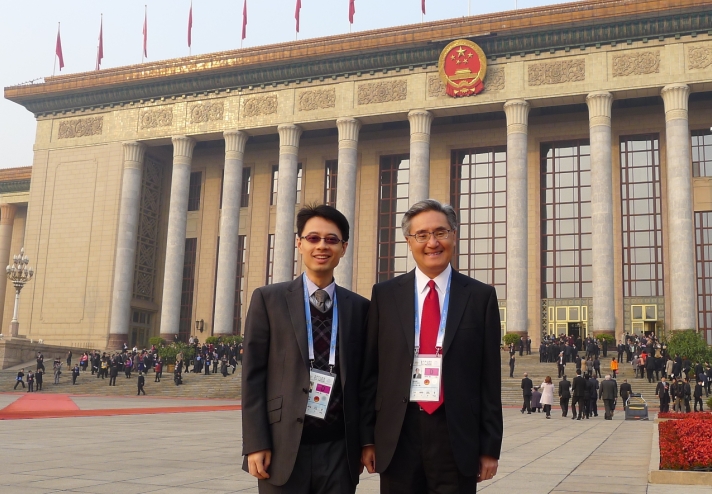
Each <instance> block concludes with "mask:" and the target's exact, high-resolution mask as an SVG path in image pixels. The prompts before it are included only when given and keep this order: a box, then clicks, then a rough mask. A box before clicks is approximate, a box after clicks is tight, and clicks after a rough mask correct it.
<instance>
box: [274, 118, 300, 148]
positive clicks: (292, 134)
mask: <svg viewBox="0 0 712 494" xmlns="http://www.w3.org/2000/svg"><path fill="white" fill-rule="evenodd" d="M277 132H279V147H280V153H281V152H282V151H283V150H284V149H283V148H284V147H285V146H288V147H292V148H294V153H295V154H296V152H297V151H296V150H297V149H299V139H300V138H301V137H302V128H301V127H300V126H298V125H293V124H282V125H280V126H278V127H277Z"/></svg>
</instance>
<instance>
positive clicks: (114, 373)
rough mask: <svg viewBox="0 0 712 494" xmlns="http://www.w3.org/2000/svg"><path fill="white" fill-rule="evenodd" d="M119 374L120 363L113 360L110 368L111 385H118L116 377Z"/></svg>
mask: <svg viewBox="0 0 712 494" xmlns="http://www.w3.org/2000/svg"><path fill="white" fill-rule="evenodd" d="M118 375H119V364H118V363H117V362H115V361H114V362H112V363H111V367H110V368H109V386H116V377H117V376H118Z"/></svg>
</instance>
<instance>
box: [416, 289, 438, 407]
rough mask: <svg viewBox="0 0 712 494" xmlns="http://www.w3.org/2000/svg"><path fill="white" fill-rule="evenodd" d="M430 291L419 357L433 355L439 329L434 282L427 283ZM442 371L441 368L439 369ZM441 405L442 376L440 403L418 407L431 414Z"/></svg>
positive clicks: (424, 310)
mask: <svg viewBox="0 0 712 494" xmlns="http://www.w3.org/2000/svg"><path fill="white" fill-rule="evenodd" d="M428 287H429V288H430V291H429V292H428V294H427V295H426V296H425V301H424V302H423V315H422V317H421V323H420V350H419V354H420V355H435V345H436V343H437V339H438V329H439V327H440V300H439V299H438V292H437V290H436V289H435V281H433V280H430V281H429V282H428ZM441 370H442V368H441ZM442 403H443V389H442V376H440V401H421V402H418V404H419V405H420V407H421V408H422V409H423V410H425V411H426V412H428V413H433V412H434V411H435V410H437V409H438V408H439V407H440V405H442Z"/></svg>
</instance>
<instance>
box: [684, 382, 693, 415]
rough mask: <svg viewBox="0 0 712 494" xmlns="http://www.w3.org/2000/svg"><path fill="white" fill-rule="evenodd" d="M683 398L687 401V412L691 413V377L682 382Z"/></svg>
mask: <svg viewBox="0 0 712 494" xmlns="http://www.w3.org/2000/svg"><path fill="white" fill-rule="evenodd" d="M682 393H683V396H682V399H683V400H684V401H685V413H690V412H691V411H692V408H690V401H692V388H691V387H690V379H689V378H687V377H686V378H685V381H684V382H683V384H682Z"/></svg>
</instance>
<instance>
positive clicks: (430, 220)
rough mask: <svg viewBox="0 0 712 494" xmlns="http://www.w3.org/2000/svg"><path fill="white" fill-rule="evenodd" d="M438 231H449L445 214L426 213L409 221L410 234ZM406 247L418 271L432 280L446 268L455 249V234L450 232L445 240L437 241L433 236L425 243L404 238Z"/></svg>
mask: <svg viewBox="0 0 712 494" xmlns="http://www.w3.org/2000/svg"><path fill="white" fill-rule="evenodd" d="M438 230H450V224H449V223H448V221H447V217H446V216H445V214H443V213H440V212H437V211H426V212H424V213H420V214H419V215H417V216H415V217H413V218H412V219H411V221H410V232H409V233H410V234H411V235H414V234H416V233H419V232H435V231H438ZM406 238H407V241H408V247H409V248H410V251H411V252H412V253H413V259H414V260H415V262H416V264H417V265H418V267H419V268H420V270H421V271H422V272H423V273H425V274H426V275H428V276H429V277H430V278H434V277H435V276H437V275H439V274H440V273H442V272H443V270H445V268H447V265H448V264H450V261H451V260H452V253H453V249H454V247H455V232H454V231H451V232H450V235H449V236H448V238H446V239H442V240H437V239H436V238H435V237H434V236H433V235H430V238H429V239H428V241H427V242H423V243H418V242H417V241H416V240H415V238H413V237H406Z"/></svg>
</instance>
